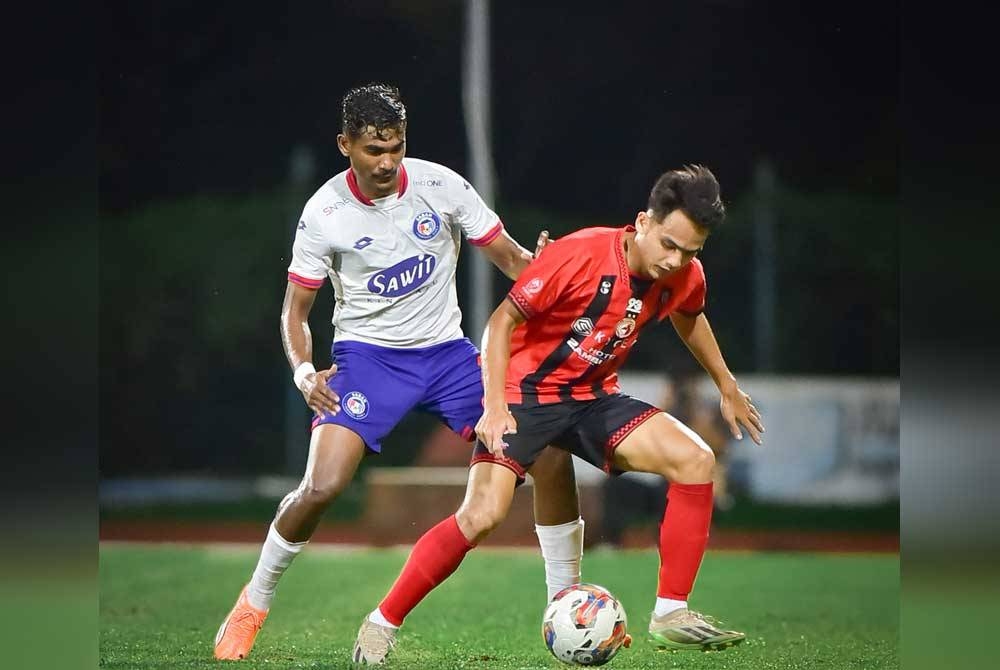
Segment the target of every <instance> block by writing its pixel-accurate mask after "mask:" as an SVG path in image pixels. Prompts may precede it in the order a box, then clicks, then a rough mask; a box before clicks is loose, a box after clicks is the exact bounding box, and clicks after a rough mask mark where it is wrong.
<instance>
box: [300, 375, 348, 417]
mask: <svg viewBox="0 0 1000 670" xmlns="http://www.w3.org/2000/svg"><path fill="white" fill-rule="evenodd" d="M336 373H337V364H336V363H334V364H333V365H331V366H330V368H329V369H328V370H317V371H316V372H310V373H309V374H307V375H306V376H305V377H303V378H302V384H301V385H300V386H299V390H300V391H302V397H303V398H305V400H306V404H307V405H309V409H311V410H312V411H314V412H316V413H317V414H331V415H333V414H336V413H337V412H339V411H340V396H339V395H337V394H336V393H334V392H333V389H331V388H330V387H329V386H327V382H328V381H330V377H332V376H333V375H335V374H336Z"/></svg>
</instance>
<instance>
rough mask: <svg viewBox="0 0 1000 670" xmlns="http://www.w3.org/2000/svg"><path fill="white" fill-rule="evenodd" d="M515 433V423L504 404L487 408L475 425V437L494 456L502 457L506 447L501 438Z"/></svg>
mask: <svg viewBox="0 0 1000 670" xmlns="http://www.w3.org/2000/svg"><path fill="white" fill-rule="evenodd" d="M516 432H517V421H515V420H514V416H513V415H512V414H511V413H510V410H508V409H507V405H506V404H504V405H503V406H502V407H498V408H489V407H487V408H486V409H484V410H483V415H482V416H481V417H479V421H478V423H476V437H478V438H479V441H480V442H482V443H483V444H485V445H486V448H487V449H489V451H490V453H491V454H493V455H494V456H503V450H504V449H506V448H507V446H508V445H507V442H505V441H504V439H503V436H504V435H509V434H513V433H516Z"/></svg>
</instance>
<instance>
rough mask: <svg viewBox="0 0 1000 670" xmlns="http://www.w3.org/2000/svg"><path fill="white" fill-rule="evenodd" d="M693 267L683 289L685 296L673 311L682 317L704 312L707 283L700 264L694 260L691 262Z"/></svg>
mask: <svg viewBox="0 0 1000 670" xmlns="http://www.w3.org/2000/svg"><path fill="white" fill-rule="evenodd" d="M691 263H692V265H693V266H694V267H692V269H691V274H690V275H689V278H688V281H687V282H686V286H685V288H686V289H687V291H686V292H687V295H686V296H685V297H684V299H683V300H682V301H681V303H680V304H679V305H677V309H676V310H675V311H677V312H680V313H681V314H683V315H684V316H698V315H699V314H701V313H702V312H704V311H705V295H706V293H707V291H708V283H707V282H706V281H705V270H704V268H703V267H702V265H701V262H700V261H698V260H697V259H695V260H694V261H692V262H691Z"/></svg>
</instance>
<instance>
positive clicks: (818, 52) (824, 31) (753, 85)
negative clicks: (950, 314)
mask: <svg viewBox="0 0 1000 670" xmlns="http://www.w3.org/2000/svg"><path fill="white" fill-rule="evenodd" d="M568 6H569V5H565V3H531V4H530V5H528V4H527V3H507V2H494V3H493V6H492V10H491V20H492V27H491V28H492V29H491V39H492V53H491V58H492V74H493V82H492V95H493V99H492V122H493V135H492V140H493V152H494V162H495V167H496V173H497V193H496V202H495V207H496V209H497V211H498V212H499V213H500V215H501V216H502V217H503V219H504V221H505V223H506V224H507V226H508V228H509V229H510V230H511V231H512V234H514V236H515V237H516V238H518V239H519V240H520V241H521V242H522V243H524V244H526V245H527V244H530V243H531V242H532V241H533V240H534V237H535V234H536V233H537V231H538V230H539V229H540V228H542V227H546V228H549V229H551V230H552V231H553V233H554V234H555V235H556V236H558V235H561V234H565V233H567V232H569V231H571V230H574V229H576V228H579V227H581V226H585V225H621V224H624V223H628V222H631V220H632V219H633V217H634V216H635V213H636V211H638V210H639V209H641V208H643V207H644V206H645V198H646V195H647V193H648V190H649V187H650V186H651V185H652V183H653V181H654V180H655V178H656V177H657V176H658V175H659V174H660V173H661V172H663V171H664V170H666V169H670V168H673V167H677V166H679V165H681V164H683V163H690V162H700V163H704V164H706V165H708V166H710V167H711V168H712V169H713V170H714V171H715V173H716V175H717V176H718V177H719V180H720V182H721V184H722V188H723V196H724V199H725V200H726V202H727V206H728V208H729V212H730V217H729V220H728V222H727V224H726V226H724V227H723V228H722V229H721V230H720V231H719V233H718V234H717V235H716V236H715V238H713V239H712V240H711V241H710V244H709V247H708V248H707V249H706V251H705V253H704V255H703V261H704V263H705V265H706V268H707V271H708V281H709V310H708V314H709V317H710V318H711V319H712V323H713V326H714V328H715V330H716V333H717V335H718V337H719V339H720V343H721V344H722V347H723V351H724V352H725V353H726V356H727V359H728V360H729V363H730V366H731V367H732V368H733V369H734V371H735V372H736V373H737V375H739V374H740V373H751V372H776V373H782V374H821V375H861V376H871V375H875V376H892V377H894V376H896V375H898V371H899V351H898V333H899V331H898V328H899V322H898V309H899V305H898V268H899V257H898V239H897V234H898V216H899V212H898V197H897V195H898V193H897V192H898V188H899V184H898V176H897V170H898V163H897V159H898V141H899V132H900V129H899V119H898V113H899V109H898V107H899V102H898V97H899V89H900V72H899V48H900V45H899V33H900V26H899V18H898V16H897V11H896V10H897V7H896V5H895V4H894V3H885V4H880V3H862V2H846V3H845V2H840V3H837V4H836V5H835V6H832V5H825V4H824V5H815V6H814V5H813V4H812V3H797V2H749V1H740V0H715V1H708V2H698V3H633V2H619V3H613V4H611V5H602V6H601V7H600V8H597V7H593V6H589V7H583V6H581V7H574V8H573V9H572V10H567V7H568ZM463 11H464V10H463V3H460V2H454V1H452V2H445V1H440V2H420V3H413V2H403V1H398V2H368V3H363V4H362V3H353V4H351V5H348V4H347V3H328V4H325V5H310V6H305V5H294V6H292V7H265V6H263V5H261V6H257V5H252V4H249V5H248V4H247V3H237V2H217V3H207V4H206V3H193V2H164V3H157V4H155V5H143V4H135V3H124V2H112V3H108V4H107V5H105V6H104V9H103V12H104V13H103V16H102V17H101V21H100V26H101V30H100V33H99V49H100V51H99V55H100V61H99V88H98V121H99V138H98V152H99V155H98V162H99V165H98V167H99V205H98V212H99V216H100V226H101V258H102V265H101V276H100V295H101V311H100V338H101V339H100V348H101V353H100V375H101V377H100V402H101V425H102V432H101V472H102V475H116V474H127V473H142V474H155V473H158V472H168V471H212V472H221V473H226V472H268V471H273V470H280V469H281V468H282V467H283V463H284V461H283V458H284V457H283V455H282V454H283V451H282V446H281V445H282V444H283V440H284V429H285V425H284V421H285V414H284V412H285V409H284V402H285V395H286V393H287V390H288V388H287V387H289V385H290V382H289V372H288V370H287V364H286V363H285V360H284V356H283V353H282V351H281V345H280V341H279V338H278V328H277V326H278V313H279V308H280V302H281V295H282V293H283V290H284V281H285V269H286V267H287V263H288V250H289V231H290V228H291V226H292V225H293V224H294V222H295V221H296V219H297V216H298V213H299V211H300V210H301V207H302V205H303V204H304V203H305V200H306V198H307V197H308V196H309V195H310V194H311V193H312V191H314V190H315V189H316V188H317V187H318V186H319V185H320V184H322V183H323V182H324V181H325V180H326V179H328V178H329V177H331V176H333V175H334V174H336V173H337V172H339V171H341V170H343V169H345V167H346V161H345V160H344V159H343V158H342V157H341V156H340V154H339V153H338V152H337V150H336V147H335V137H336V133H337V132H338V129H339V105H340V98H341V96H342V94H343V93H344V91H345V90H346V89H348V88H349V87H351V86H355V85H358V84H363V83H367V82H369V81H372V80H384V81H389V82H392V83H395V84H397V85H398V86H399V87H400V89H401V91H402V93H403V96H404V99H405V102H406V104H407V107H408V112H409V119H410V125H409V130H408V140H409V142H408V153H409V155H410V156H414V157H420V158H425V159H428V160H432V161H436V162H440V163H443V164H445V165H448V166H450V167H452V168H454V169H456V170H458V171H459V172H462V173H465V174H466V176H469V172H470V165H469V158H468V155H467V151H466V136H465V125H464V120H463V110H462V98H461V83H462V82H461V65H462V31H463V27H464V22H463ZM295 147H308V148H309V149H310V150H311V151H312V152H313V154H314V156H315V160H316V170H315V172H314V173H313V174H312V175H311V176H310V177H308V179H307V180H306V182H305V183H302V182H299V183H295V182H292V181H290V178H289V170H290V167H289V162H290V156H291V155H292V153H293V150H294V148H295ZM763 162H767V164H769V165H771V166H772V168H773V170H774V173H775V174H776V176H777V179H778V191H777V195H776V197H775V200H774V211H775V214H776V219H777V222H776V234H777V240H778V242H777V260H776V264H775V265H776V270H775V271H776V276H777V279H778V292H777V315H776V319H775V321H776V323H775V330H776V332H777V342H776V347H775V350H776V351H775V357H774V360H773V364H772V365H771V367H770V368H768V369H763V368H761V366H759V365H758V363H757V361H756V359H755V357H754V353H753V352H754V341H753V327H752V324H753V303H754V296H753V279H754V271H755V270H754V258H753V256H752V253H751V250H752V247H753V239H754V238H753V234H754V212H755V206H756V204H757V202H758V200H757V199H756V195H755V190H754V174H755V170H757V169H758V166H760V165H761V164H762V163H763ZM468 253H469V252H467V254H468ZM465 269H466V268H465V266H464V265H463V266H462V267H461V268H460V276H459V281H460V301H464V300H465V299H466V298H465V296H464V293H465V291H464V286H463V283H462V282H464V277H465V273H464V272H462V270H465ZM503 281H504V280H503V279H502V278H501V277H499V273H497V279H496V285H495V287H494V288H495V295H496V298H497V299H499V297H500V296H501V295H502V294H501V290H502V288H503ZM330 308H331V305H330V294H329V288H324V295H323V296H321V299H320V300H318V301H317V304H316V307H315V308H314V310H313V318H312V325H313V333H314V337H315V338H316V349H315V351H316V354H315V359H316V362H317V366H319V365H320V364H324V365H325V364H326V363H327V362H328V361H329V349H328V347H329V341H330V336H331V333H330V330H331V329H330V326H329V316H330ZM465 312H466V315H468V313H469V310H468V308H466V310H465ZM660 334H661V337H659V338H657V337H656V336H647V337H646V338H645V339H644V342H643V343H642V345H640V346H638V347H636V349H635V352H634V353H633V355H632V357H631V358H630V360H629V363H628V365H629V366H630V367H632V368H633V369H643V370H653V371H657V370H668V369H671V367H672V366H674V365H675V364H676V365H679V364H680V363H679V362H678V361H681V360H683V359H684V358H685V357H687V356H688V355H687V353H686V352H684V351H683V350H682V347H681V345H680V344H679V342H678V341H677V340H676V338H675V337H674V335H673V333H672V332H670V331H669V329H664V330H662V331H660ZM140 398H141V399H142V400H141V401H138V399H140ZM302 439H303V441H304V440H305V439H306V438H305V430H303V437H302ZM411 453H412V451H411Z"/></svg>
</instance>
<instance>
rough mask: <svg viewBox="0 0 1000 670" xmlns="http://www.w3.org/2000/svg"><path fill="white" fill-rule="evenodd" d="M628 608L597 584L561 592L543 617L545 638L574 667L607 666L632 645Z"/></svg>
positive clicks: (551, 647) (556, 652) (578, 585)
mask: <svg viewBox="0 0 1000 670" xmlns="http://www.w3.org/2000/svg"><path fill="white" fill-rule="evenodd" d="M627 625H628V620H627V619H626V617H625V608H623V607H622V606H621V603H619V602H618V599H617V598H615V597H614V596H613V595H611V592H610V591H608V590H607V589H606V588H604V587H602V586H598V585H597V584H573V585H572V586H568V587H566V588H565V589H563V590H562V591H560V592H559V593H557V594H556V595H555V596H554V597H553V598H552V601H551V602H550V603H549V604H548V607H546V608H545V614H544V615H543V616H542V639H543V640H545V646H546V647H548V648H549V651H551V652H552V655H553V656H555V657H556V658H558V659H559V660H560V661H562V662H563V663H569V664H570V665H604V664H605V663H607V662H608V661H610V660H611V659H612V658H614V656H615V654H617V653H618V650H619V649H621V648H622V646H626V647H627V646H628V645H629V644H630V643H631V642H632V638H631V636H629V635H628V633H627V632H626V630H625V629H626V627H627Z"/></svg>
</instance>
